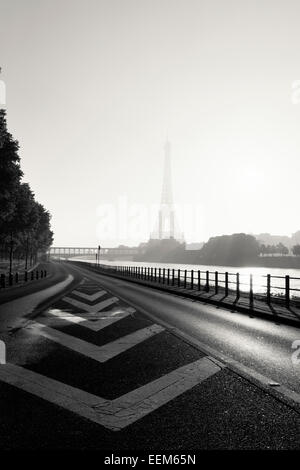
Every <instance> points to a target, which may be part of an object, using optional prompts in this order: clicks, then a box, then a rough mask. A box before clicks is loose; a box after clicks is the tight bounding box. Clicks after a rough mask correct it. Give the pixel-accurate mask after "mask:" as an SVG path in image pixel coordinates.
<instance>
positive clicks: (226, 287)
mask: <svg viewBox="0 0 300 470" xmlns="http://www.w3.org/2000/svg"><path fill="white" fill-rule="evenodd" d="M227 296H228V272H227V271H226V273H225V297H227Z"/></svg>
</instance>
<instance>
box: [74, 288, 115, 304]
mask: <svg viewBox="0 0 300 470" xmlns="http://www.w3.org/2000/svg"><path fill="white" fill-rule="evenodd" d="M72 294H75V295H77V297H82V298H83V299H85V300H89V301H90V302H95V300H97V299H100V297H103V295H105V294H107V292H106V290H99V291H98V292H96V293H95V294H86V293H85V292H80V291H79V290H73V291H72Z"/></svg>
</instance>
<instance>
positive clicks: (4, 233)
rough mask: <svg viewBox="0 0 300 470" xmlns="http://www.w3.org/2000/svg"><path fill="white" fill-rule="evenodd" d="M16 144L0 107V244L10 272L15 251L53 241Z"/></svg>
mask: <svg viewBox="0 0 300 470" xmlns="http://www.w3.org/2000/svg"><path fill="white" fill-rule="evenodd" d="M18 150H19V144H18V142H17V141H16V140H14V139H13V138H12V136H11V134H9V132H8V131H7V125H6V115H5V111H4V110H0V246H1V252H2V253H3V254H4V257H5V258H7V257H9V260H10V263H9V266H10V272H11V271H12V262H13V256H14V253H16V254H17V255H18V257H23V258H24V257H25V266H26V268H27V261H28V253H29V250H30V252H31V253H32V256H31V257H33V256H35V257H36V256H37V253H38V252H43V251H46V250H47V249H48V248H49V246H50V245H51V243H52V240H53V233H52V231H51V229H50V219H51V216H50V213H49V212H48V211H47V210H46V209H45V208H44V207H43V206H42V205H41V204H39V203H38V202H37V201H36V200H35V197H34V194H33V192H32V191H31V189H30V186H29V184H28V183H21V178H22V176H23V173H22V170H21V168H20V157H19V155H18Z"/></svg>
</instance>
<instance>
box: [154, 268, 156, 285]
mask: <svg viewBox="0 0 300 470" xmlns="http://www.w3.org/2000/svg"><path fill="white" fill-rule="evenodd" d="M156 280H157V270H156V268H154V281H155V282H156Z"/></svg>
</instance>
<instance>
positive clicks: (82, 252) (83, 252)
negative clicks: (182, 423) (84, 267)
mask: <svg viewBox="0 0 300 470" xmlns="http://www.w3.org/2000/svg"><path fill="white" fill-rule="evenodd" d="M138 253H139V250H138V248H130V247H118V248H102V247H101V248H100V258H101V259H107V260H115V259H118V260H132V259H133V258H134V256H135V255H137V254H138ZM48 255H49V256H50V257H51V258H63V259H68V258H78V257H88V258H90V259H96V255H98V248H97V247H74V246H72V247H70V246H51V248H50V249H49V251H48Z"/></svg>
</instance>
